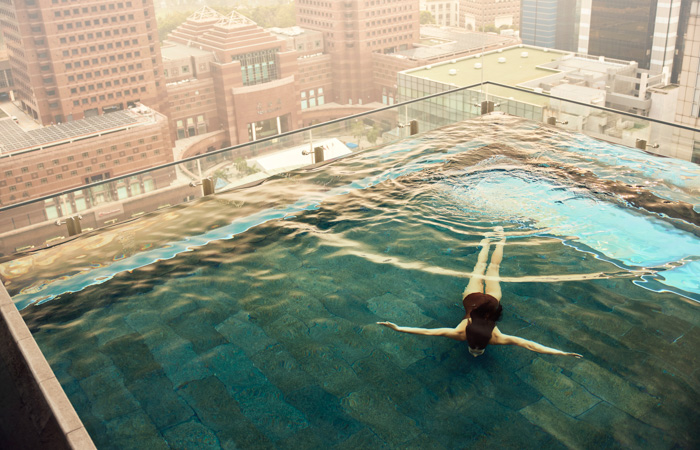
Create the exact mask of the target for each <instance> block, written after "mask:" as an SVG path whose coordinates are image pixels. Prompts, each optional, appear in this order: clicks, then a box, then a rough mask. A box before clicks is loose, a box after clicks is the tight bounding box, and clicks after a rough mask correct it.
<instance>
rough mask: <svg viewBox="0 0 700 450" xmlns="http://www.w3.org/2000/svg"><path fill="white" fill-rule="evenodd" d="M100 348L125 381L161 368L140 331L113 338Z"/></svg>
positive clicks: (138, 377)
mask: <svg viewBox="0 0 700 450" xmlns="http://www.w3.org/2000/svg"><path fill="white" fill-rule="evenodd" d="M100 350H101V352H103V353H104V354H105V355H107V356H109V357H110V358H111V360H112V361H113V363H114V365H115V366H116V367H118V368H119V371H120V372H121V374H122V376H123V377H124V380H125V382H130V381H134V380H138V379H140V378H143V377H144V376H146V375H147V374H149V373H151V372H154V371H156V370H160V365H159V364H158V363H157V362H156V361H155V360H154V359H153V355H152V354H151V351H150V350H149V349H148V346H146V344H145V342H144V340H143V339H142V337H141V335H140V334H138V333H131V334H127V335H124V336H121V337H119V338H115V339H112V340H111V341H109V342H108V343H107V344H105V345H104V346H102V347H101V348H100Z"/></svg>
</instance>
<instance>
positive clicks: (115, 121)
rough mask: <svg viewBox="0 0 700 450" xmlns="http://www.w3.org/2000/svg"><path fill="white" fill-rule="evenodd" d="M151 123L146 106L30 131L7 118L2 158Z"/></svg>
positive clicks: (1, 131) (1, 125)
mask: <svg viewBox="0 0 700 450" xmlns="http://www.w3.org/2000/svg"><path fill="white" fill-rule="evenodd" d="M152 122H153V111H152V110H151V109H150V108H147V107H145V106H139V107H138V108H134V109H129V110H124V111H116V112H113V113H109V114H104V115H101V116H95V117H88V118H85V119H81V120H76V121H73V122H67V123H61V124H58V125H51V126H47V127H42V128H38V129H35V130H28V131H25V130H23V129H22V128H21V127H20V126H19V125H17V124H16V123H15V122H14V121H13V120H11V119H9V118H8V119H4V120H0V157H2V156H6V155H8V154H10V153H17V152H21V151H31V150H35V149H39V148H43V147H47V146H51V145H57V144H60V143H63V142H66V141H70V140H75V139H81V138H85V137H89V136H91V135H99V134H104V133H106V132H112V131H117V130H120V129H124V128H129V127H132V126H135V125H138V124H144V123H152Z"/></svg>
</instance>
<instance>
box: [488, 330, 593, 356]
mask: <svg viewBox="0 0 700 450" xmlns="http://www.w3.org/2000/svg"><path fill="white" fill-rule="evenodd" d="M489 344H492V345H517V346H518V347H522V348H526V349H528V350H530V351H533V352H537V353H544V354H545V355H560V356H575V357H576V358H583V355H580V354H578V353H570V352H563V351H561V350H557V349H556V348H551V347H545V346H544V345H542V344H538V343H537V342H534V341H528V340H527V339H523V338H521V337H517V336H510V335H508V334H503V333H501V331H500V330H499V329H498V328H494V329H493V334H492V335H491V340H490V341H489Z"/></svg>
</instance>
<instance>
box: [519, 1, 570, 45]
mask: <svg viewBox="0 0 700 450" xmlns="http://www.w3.org/2000/svg"><path fill="white" fill-rule="evenodd" d="M580 2H581V0H522V3H521V9H520V38H521V39H522V41H523V44H527V45H536V46H538V47H548V48H556V49H559V50H566V51H576V50H577V45H578V40H577V38H578V25H579V21H578V17H579V10H578V8H577V4H579V3H580Z"/></svg>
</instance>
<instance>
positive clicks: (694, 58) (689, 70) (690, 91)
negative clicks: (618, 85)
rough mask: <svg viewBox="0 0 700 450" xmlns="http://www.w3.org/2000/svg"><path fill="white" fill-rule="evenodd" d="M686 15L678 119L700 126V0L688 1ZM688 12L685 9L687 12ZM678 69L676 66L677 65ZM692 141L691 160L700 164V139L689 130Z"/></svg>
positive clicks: (680, 67)
mask: <svg viewBox="0 0 700 450" xmlns="http://www.w3.org/2000/svg"><path fill="white" fill-rule="evenodd" d="M686 11H687V16H686V17H685V19H684V22H685V23H684V26H683V33H682V36H683V46H682V51H680V52H679V55H680V61H679V64H678V66H677V69H678V72H679V73H678V85H679V91H680V92H679V94H678V105H677V107H676V122H678V123H680V124H683V125H687V126H690V127H694V128H698V127H700V65H699V64H698V49H700V1H698V0H692V1H689V2H688V4H687V10H686ZM684 12H685V11H684ZM674 69H676V67H674ZM689 135H690V136H691V139H693V142H692V144H693V145H692V147H693V150H692V156H691V160H692V161H693V162H696V163H700V140H699V139H698V138H697V133H689Z"/></svg>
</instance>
